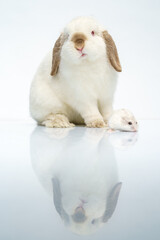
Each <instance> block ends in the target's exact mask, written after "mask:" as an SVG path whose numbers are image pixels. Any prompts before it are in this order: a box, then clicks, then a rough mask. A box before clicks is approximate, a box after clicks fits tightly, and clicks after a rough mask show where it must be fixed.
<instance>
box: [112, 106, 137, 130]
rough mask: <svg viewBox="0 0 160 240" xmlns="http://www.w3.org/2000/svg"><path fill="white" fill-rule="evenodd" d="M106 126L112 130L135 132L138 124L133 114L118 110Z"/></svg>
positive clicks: (125, 110) (126, 110)
mask: <svg viewBox="0 0 160 240" xmlns="http://www.w3.org/2000/svg"><path fill="white" fill-rule="evenodd" d="M108 126H109V128H110V129H113V130H120V131H127V132H137V131H138V123H137V120H136V119H135V117H134V115H133V113H131V112H130V111H129V110H128V109H118V110H115V111H114V112H113V114H112V115H111V117H110V118H109V121H108Z"/></svg>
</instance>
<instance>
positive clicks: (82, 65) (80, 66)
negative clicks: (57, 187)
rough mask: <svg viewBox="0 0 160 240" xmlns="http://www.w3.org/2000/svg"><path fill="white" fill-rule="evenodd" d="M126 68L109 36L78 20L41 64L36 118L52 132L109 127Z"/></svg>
mask: <svg viewBox="0 0 160 240" xmlns="http://www.w3.org/2000/svg"><path fill="white" fill-rule="evenodd" d="M117 72H121V65H120V61H119V58H118V53H117V49H116V46H115V43H114V41H113V39H112V37H111V36H110V35H109V33H108V32H107V31H106V30H105V29H104V28H103V27H102V26H101V25H99V24H98V23H97V22H96V20H94V19H93V18H92V17H79V18H76V19H74V20H72V21H71V22H70V23H69V24H68V25H67V26H66V27H65V28H64V31H63V33H62V34H61V35H60V37H59V38H58V40H57V41H56V43H55V45H54V48H53V54H52V52H50V53H49V54H48V55H47V56H46V57H45V59H44V60H43V62H42V63H41V64H40V66H39V68H38V70H37V73H36V75H35V77H34V79H33V82H32V85H31V91H30V112H31V115H32V117H33V118H34V119H35V120H36V121H37V122H38V123H39V124H42V125H45V126H46V127H72V126H74V124H73V123H75V124H84V123H85V124H86V125H87V127H104V126H105V124H106V123H107V121H108V117H109V116H110V115H111V113H112V103H113V97H114V92H115V88H116V82H117Z"/></svg>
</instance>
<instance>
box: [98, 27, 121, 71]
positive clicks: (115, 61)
mask: <svg viewBox="0 0 160 240" xmlns="http://www.w3.org/2000/svg"><path fill="white" fill-rule="evenodd" d="M102 36H103V38H104V41H105V44H106V50H107V55H108V59H109V61H110V63H111V65H112V67H114V69H115V70H116V71H117V72H121V71H122V68H121V64H120V61H119V57H118V52H117V48H116V45H115V43H114V41H113V38H112V37H111V35H110V34H109V33H108V32H107V31H103V32H102Z"/></svg>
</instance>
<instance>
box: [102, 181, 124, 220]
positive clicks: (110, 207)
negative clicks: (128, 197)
mask: <svg viewBox="0 0 160 240" xmlns="http://www.w3.org/2000/svg"><path fill="white" fill-rule="evenodd" d="M121 187H122V183H117V184H116V185H115V186H114V187H113V189H112V190H111V192H110V194H109V197H108V199H107V204H106V210H105V212H104V215H103V217H102V221H103V222H107V221H108V219H109V218H111V217H112V214H113V213H114V210H115V208H116V205H117V202H118V197H119V193H120V190H121Z"/></svg>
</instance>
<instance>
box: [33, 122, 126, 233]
mask: <svg viewBox="0 0 160 240" xmlns="http://www.w3.org/2000/svg"><path fill="white" fill-rule="evenodd" d="M30 143H31V158H32V165H33V168H34V170H35V172H36V174H37V176H38V178H39V181H40V182H41V184H42V185H43V187H44V188H45V189H46V190H47V192H48V193H49V194H51V196H52V195H53V199H54V205H55V208H56V210H57V212H58V213H59V215H60V216H61V218H62V220H63V221H64V223H65V225H67V226H68V227H69V228H70V229H71V230H72V231H73V232H76V233H78V234H89V233H92V232H94V231H95V230H96V229H98V228H99V227H100V226H102V225H103V224H104V223H105V222H107V221H108V219H109V218H111V216H112V214H113V212H114V210H115V208H116V205H117V200H118V196H119V193H120V189H121V183H120V182H119V180H118V173H117V165H116V159H115V155H114V149H113V146H112V145H111V144H110V142H109V136H108V134H107V132H106V130H105V129H88V128H80V127H79V128H78V127H77V128H74V129H46V128H43V127H36V129H35V130H34V132H33V133H32V135H31V139H30Z"/></svg>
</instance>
